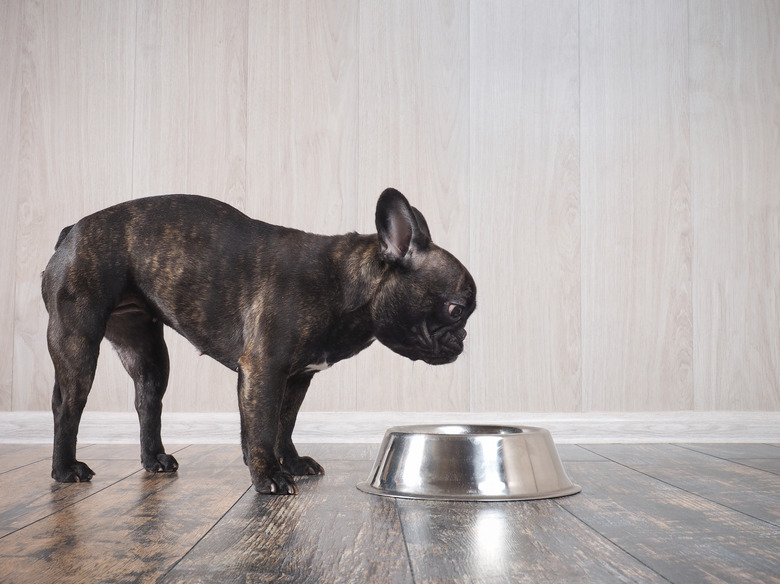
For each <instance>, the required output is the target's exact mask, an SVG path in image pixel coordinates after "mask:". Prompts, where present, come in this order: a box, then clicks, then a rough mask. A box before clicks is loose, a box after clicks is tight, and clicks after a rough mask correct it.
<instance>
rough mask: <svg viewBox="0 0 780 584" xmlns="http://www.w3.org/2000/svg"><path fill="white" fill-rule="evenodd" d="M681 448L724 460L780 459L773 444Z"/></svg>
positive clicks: (687, 446)
mask: <svg viewBox="0 0 780 584" xmlns="http://www.w3.org/2000/svg"><path fill="white" fill-rule="evenodd" d="M679 446H681V447H683V448H688V449H689V450H695V451H697V452H703V453H704V454H710V455H712V456H717V457H718V458H725V459H726V460H734V461H738V460H742V459H745V458H775V459H780V448H778V447H777V445H775V444H680V445H679Z"/></svg>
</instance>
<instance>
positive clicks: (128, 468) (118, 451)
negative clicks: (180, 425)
mask: <svg viewBox="0 0 780 584" xmlns="http://www.w3.org/2000/svg"><path fill="white" fill-rule="evenodd" d="M21 451H22V452H25V451H27V449H24V448H23V449H21ZM171 452H173V451H171ZM82 453H83V454H84V456H83V457H84V458H87V457H88V458H89V460H90V465H91V468H92V469H93V470H94V471H95V473H96V474H95V476H94V477H93V478H92V480H91V481H90V482H88V483H67V484H62V483H57V482H55V481H54V480H52V478H51V459H50V456H47V457H46V458H45V459H43V460H39V461H38V462H35V463H33V464H28V465H26V466H23V467H20V468H16V469H15V470H11V471H8V472H5V473H2V474H0V493H2V494H3V497H2V499H0V537H4V536H6V535H8V534H9V533H12V532H14V531H16V530H18V529H21V528H23V527H25V526H26V525H29V524H30V523H33V522H35V521H38V520H39V519H42V518H44V517H47V516H49V515H51V514H52V513H56V512H57V511H59V510H60V509H62V508H64V507H67V506H68V505H72V504H73V503H76V502H78V501H81V500H82V499H85V498H87V497H90V496H92V495H94V494H95V493H99V492H100V491H102V490H103V489H105V488H107V487H109V486H111V485H113V484H114V483H116V482H118V481H121V480H123V479H124V478H126V477H128V476H130V475H131V474H133V473H136V472H139V471H141V470H142V469H141V462H140V458H141V456H140V452H139V447H138V446H137V445H135V446H131V445H115V444H101V445H94V446H84V447H82V448H80V449H79V455H80V456H81V455H82ZM93 461H94V462H93Z"/></svg>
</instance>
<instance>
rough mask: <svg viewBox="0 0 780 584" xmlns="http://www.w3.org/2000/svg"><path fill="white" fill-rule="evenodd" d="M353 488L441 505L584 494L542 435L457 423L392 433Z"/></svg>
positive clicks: (399, 429) (547, 437)
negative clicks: (364, 477)
mask: <svg viewBox="0 0 780 584" xmlns="http://www.w3.org/2000/svg"><path fill="white" fill-rule="evenodd" d="M358 489H360V490H361V491H363V492H366V493H371V494H373V495H382V496H387V497H401V498H406V499H438V500H446V501H522V500H529V499H547V498H552V497H563V496H566V495H573V494H575V493H579V492H580V490H581V488H580V487H579V486H577V485H575V484H573V483H572V482H571V481H570V480H569V477H568V476H566V472H565V471H564V470H563V465H562V464H561V460H560V458H559V456H558V451H557V450H556V449H555V444H554V443H553V440H552V437H551V436H550V433H549V432H548V431H547V430H545V429H544V428H533V427H529V426H477V425H462V424H452V425H435V426H397V427H395V428H390V429H389V430H387V432H385V437H384V440H383V441H382V445H381V447H380V448H379V454H378V455H377V458H376V462H375V463H374V466H373V468H372V469H371V474H370V475H369V477H368V480H367V481H366V482H364V483H360V484H359V485H358Z"/></svg>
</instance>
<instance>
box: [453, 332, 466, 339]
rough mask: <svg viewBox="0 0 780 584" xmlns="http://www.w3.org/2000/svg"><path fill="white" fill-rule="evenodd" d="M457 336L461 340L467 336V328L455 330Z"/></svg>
mask: <svg viewBox="0 0 780 584" xmlns="http://www.w3.org/2000/svg"><path fill="white" fill-rule="evenodd" d="M455 336H456V337H458V338H459V339H460V340H461V341H462V340H463V339H465V338H466V329H458V330H456V331H455Z"/></svg>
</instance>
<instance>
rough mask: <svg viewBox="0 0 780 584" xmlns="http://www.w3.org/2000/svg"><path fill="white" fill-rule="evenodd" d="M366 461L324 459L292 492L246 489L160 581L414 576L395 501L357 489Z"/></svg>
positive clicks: (402, 579)
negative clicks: (323, 468) (321, 471)
mask: <svg viewBox="0 0 780 584" xmlns="http://www.w3.org/2000/svg"><path fill="white" fill-rule="evenodd" d="M368 467H370V463H365V462H364V463H360V464H357V463H346V462H337V463H332V464H329V465H328V473H327V474H326V475H325V476H321V477H316V478H308V479H299V480H298V486H299V495H298V496H296V497H294V498H285V497H263V496H258V495H257V494H255V493H254V492H248V493H247V494H246V495H244V496H243V497H242V498H241V499H240V500H239V501H238V502H237V503H236V505H235V506H234V507H233V508H232V509H231V510H230V512H229V513H228V514H227V515H226V516H225V517H224V518H223V519H222V521H220V523H219V525H218V526H217V527H216V528H215V529H213V530H211V531H210V532H209V534H208V535H207V536H206V537H205V538H204V539H203V540H202V541H201V542H199V543H198V545H197V547H196V548H195V549H193V550H192V551H191V552H190V553H189V554H188V555H187V556H186V557H185V558H184V559H183V560H182V561H181V562H179V563H178V564H177V565H176V566H175V568H174V569H173V570H171V571H170V572H169V573H168V574H167V575H166V576H165V577H164V578H162V579H161V580H160V581H161V582H260V581H280V582H302V583H303V582H306V583H312V584H314V583H320V582H322V583H329V582H398V583H402V582H403V583H411V582H413V580H412V575H411V572H410V568H409V564H408V562H407V559H406V553H405V549H404V543H403V540H402V539H401V538H399V537H398V535H399V533H400V529H401V528H400V524H399V518H398V511H397V509H396V507H395V503H394V501H392V500H389V499H381V498H377V497H371V496H370V495H364V494H362V493H359V492H358V491H357V490H356V489H355V484H356V483H357V482H358V481H360V480H363V479H364V478H365V476H364V475H365V474H366V473H367V470H366V468H368Z"/></svg>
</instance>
